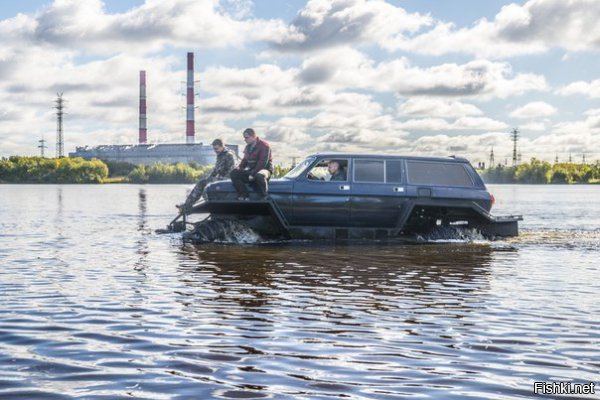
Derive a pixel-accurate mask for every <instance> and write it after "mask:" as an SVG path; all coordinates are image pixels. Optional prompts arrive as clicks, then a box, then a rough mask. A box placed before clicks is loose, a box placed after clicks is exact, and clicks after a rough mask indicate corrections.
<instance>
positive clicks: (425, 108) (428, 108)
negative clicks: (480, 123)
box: [398, 97, 483, 118]
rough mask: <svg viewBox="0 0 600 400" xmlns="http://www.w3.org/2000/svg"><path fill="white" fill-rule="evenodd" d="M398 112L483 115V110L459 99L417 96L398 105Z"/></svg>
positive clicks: (402, 113)
mask: <svg viewBox="0 0 600 400" xmlns="http://www.w3.org/2000/svg"><path fill="white" fill-rule="evenodd" d="M398 113H399V114H400V115H406V116H419V117H420V116H426V117H441V118H453V117H464V116H473V115H481V114H483V112H482V111H481V110H480V109H479V108H477V107H475V106H474V105H472V104H468V103H463V102H460V101H457V100H446V99H436V98H421V97H415V98H410V99H408V100H406V101H405V102H403V103H401V104H400V105H399V106H398Z"/></svg>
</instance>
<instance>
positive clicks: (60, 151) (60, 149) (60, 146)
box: [54, 93, 65, 158]
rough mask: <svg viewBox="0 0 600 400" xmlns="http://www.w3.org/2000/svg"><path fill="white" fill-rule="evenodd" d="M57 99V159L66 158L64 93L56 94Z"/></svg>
mask: <svg viewBox="0 0 600 400" xmlns="http://www.w3.org/2000/svg"><path fill="white" fill-rule="evenodd" d="M56 96H57V98H56V100H55V101H54V102H55V103H56V105H55V106H54V108H56V158H61V157H64V156H65V154H64V153H65V147H64V138H63V114H64V111H63V110H64V107H65V106H64V99H63V97H62V96H63V94H62V93H57V94H56Z"/></svg>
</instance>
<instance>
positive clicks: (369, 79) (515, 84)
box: [298, 49, 547, 99]
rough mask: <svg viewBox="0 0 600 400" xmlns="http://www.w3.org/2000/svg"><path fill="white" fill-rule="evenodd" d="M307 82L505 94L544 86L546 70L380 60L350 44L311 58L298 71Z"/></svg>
mask: <svg viewBox="0 0 600 400" xmlns="http://www.w3.org/2000/svg"><path fill="white" fill-rule="evenodd" d="M298 78H299V80H300V82H302V83H303V84H317V83H319V84H324V83H327V84H331V85H334V86H335V87H338V88H339V87H352V88H360V89H369V90H375V91H379V92H390V91H393V92H397V93H398V94H400V95H403V96H431V97H455V98H465V97H479V98H482V99H490V98H493V97H500V98H506V97H509V96H514V95H520V94H524V93H526V92H528V91H540V90H546V88H547V83H546V80H545V78H544V77H543V76H542V75H536V74H529V73H518V74H514V73H513V71H512V68H511V66H510V65H509V64H508V63H498V62H491V61H487V60H474V61H470V62H467V63H465V64H454V63H444V64H440V65H435V66H432V67H427V68H422V67H416V66H413V65H411V64H410V62H409V61H408V60H407V59H406V58H400V59H393V60H391V61H382V62H379V63H376V62H375V61H373V60H371V59H369V58H368V57H366V56H365V55H364V54H362V53H360V52H358V51H356V50H351V49H337V50H335V51H331V52H329V53H327V54H322V55H317V56H314V57H311V58H309V59H308V60H306V61H305V62H304V63H303V64H302V69H301V71H300V72H299V74H298Z"/></svg>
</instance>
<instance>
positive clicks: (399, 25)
mask: <svg viewBox="0 0 600 400" xmlns="http://www.w3.org/2000/svg"><path fill="white" fill-rule="evenodd" d="M431 22H432V19H431V17H429V16H428V15H422V14H419V13H408V12H407V11H405V10H404V9H402V8H401V7H395V6H393V5H391V4H389V3H387V2H385V1H369V0H309V1H308V3H307V4H306V6H305V7H304V8H303V9H302V10H300V12H299V13H298V15H297V17H296V19H295V20H294V21H293V22H292V23H291V24H290V26H289V32H290V33H289V34H288V36H287V38H284V39H280V40H278V41H277V42H273V43H272V46H273V48H275V49H277V50H279V51H283V52H290V51H311V50H318V49H323V48H329V47H335V46H346V45H352V44H369V43H372V42H376V43H379V45H380V46H382V47H383V48H385V49H389V50H393V49H395V48H397V47H398V45H397V44H396V43H397V42H398V41H402V40H403V38H404V37H405V36H406V35H410V34H412V33H414V32H417V31H418V30H419V29H421V28H423V27H425V26H428V25H430V24H431Z"/></svg>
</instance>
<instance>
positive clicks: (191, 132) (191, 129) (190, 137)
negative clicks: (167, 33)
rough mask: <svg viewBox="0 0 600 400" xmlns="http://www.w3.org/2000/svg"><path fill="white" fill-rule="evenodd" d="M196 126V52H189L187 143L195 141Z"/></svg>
mask: <svg viewBox="0 0 600 400" xmlns="http://www.w3.org/2000/svg"><path fill="white" fill-rule="evenodd" d="M195 135H196V128H195V123H194V53H187V107H186V126H185V139H186V143H194V136H195Z"/></svg>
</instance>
